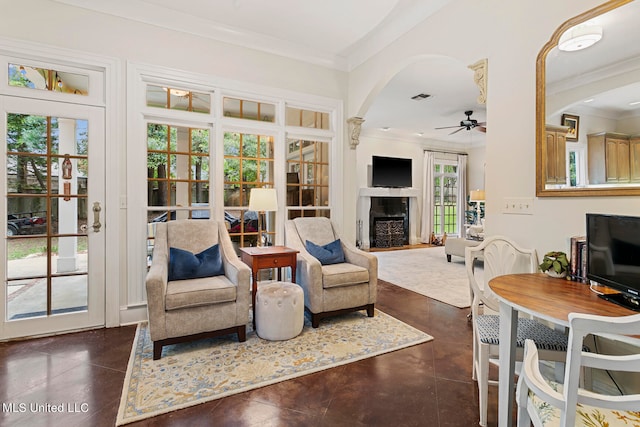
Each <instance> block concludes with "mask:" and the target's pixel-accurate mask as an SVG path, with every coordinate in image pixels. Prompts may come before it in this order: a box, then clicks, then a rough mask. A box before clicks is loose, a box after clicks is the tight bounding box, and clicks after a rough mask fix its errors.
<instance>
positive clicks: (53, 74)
mask: <svg viewBox="0 0 640 427" xmlns="http://www.w3.org/2000/svg"><path fill="white" fill-rule="evenodd" d="M8 83H9V86H15V87H25V88H29V89H38V90H48V91H52V92H62V93H72V94H76V95H85V96H86V95H88V94H89V76H86V75H83V74H77V73H69V72H67V71H59V70H50V69H46V68H40V67H30V66H28V65H21V64H12V63H9V82H8Z"/></svg>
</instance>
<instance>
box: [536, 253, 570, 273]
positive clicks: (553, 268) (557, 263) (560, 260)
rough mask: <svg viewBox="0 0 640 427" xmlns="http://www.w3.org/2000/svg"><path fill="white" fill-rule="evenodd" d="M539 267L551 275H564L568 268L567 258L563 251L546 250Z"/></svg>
mask: <svg viewBox="0 0 640 427" xmlns="http://www.w3.org/2000/svg"><path fill="white" fill-rule="evenodd" d="M539 267H540V270H541V271H542V272H543V273H547V274H548V275H549V276H551V277H565V276H566V275H567V271H568V270H569V259H568V258H567V254H565V253H564V252H560V251H552V252H547V253H546V254H544V258H543V259H542V264H540V265H539Z"/></svg>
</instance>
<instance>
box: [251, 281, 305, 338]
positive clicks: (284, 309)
mask: <svg viewBox="0 0 640 427" xmlns="http://www.w3.org/2000/svg"><path fill="white" fill-rule="evenodd" d="M303 325H304V294H303V292H302V288H301V287H300V286H298V285H296V284H295V283H290V282H273V283H269V284H265V285H262V286H260V287H259V288H258V292H257V293H256V332H257V333H258V336H259V337H260V338H263V339H265V340H270V341H281V340H288V339H291V338H294V337H296V336H298V334H300V332H302V326H303Z"/></svg>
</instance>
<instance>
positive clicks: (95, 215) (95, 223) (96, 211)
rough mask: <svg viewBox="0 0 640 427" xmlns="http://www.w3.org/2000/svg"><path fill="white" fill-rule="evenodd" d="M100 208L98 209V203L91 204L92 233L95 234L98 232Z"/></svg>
mask: <svg viewBox="0 0 640 427" xmlns="http://www.w3.org/2000/svg"><path fill="white" fill-rule="evenodd" d="M101 210H102V208H101V207H100V202H93V231H94V232H95V233H98V232H100V227H101V226H102V224H100V211H101Z"/></svg>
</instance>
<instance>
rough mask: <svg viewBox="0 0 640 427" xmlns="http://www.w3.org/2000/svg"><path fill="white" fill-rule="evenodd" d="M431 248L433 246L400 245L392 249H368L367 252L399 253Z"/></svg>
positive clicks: (423, 244)
mask: <svg viewBox="0 0 640 427" xmlns="http://www.w3.org/2000/svg"><path fill="white" fill-rule="evenodd" d="M432 246H435V245H430V244H429V243H419V244H417V245H402V246H396V247H393V248H369V252H383V251H399V250H403V249H420V248H430V247H432Z"/></svg>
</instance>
